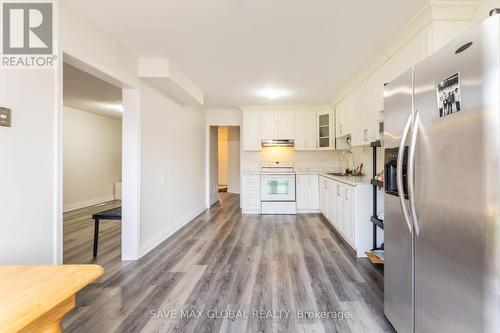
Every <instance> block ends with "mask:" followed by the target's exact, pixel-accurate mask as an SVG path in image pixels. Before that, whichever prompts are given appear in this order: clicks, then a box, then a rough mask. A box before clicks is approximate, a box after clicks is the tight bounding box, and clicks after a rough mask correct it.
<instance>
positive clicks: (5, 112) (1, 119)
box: [0, 107, 12, 127]
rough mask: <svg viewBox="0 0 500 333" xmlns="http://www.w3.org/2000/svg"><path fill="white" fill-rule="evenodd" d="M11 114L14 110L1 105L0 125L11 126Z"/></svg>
mask: <svg viewBox="0 0 500 333" xmlns="http://www.w3.org/2000/svg"><path fill="white" fill-rule="evenodd" d="M11 114H12V112H11V110H10V109H7V108H2V107H0V126H2V127H11V122H12V119H11V118H12V117H11Z"/></svg>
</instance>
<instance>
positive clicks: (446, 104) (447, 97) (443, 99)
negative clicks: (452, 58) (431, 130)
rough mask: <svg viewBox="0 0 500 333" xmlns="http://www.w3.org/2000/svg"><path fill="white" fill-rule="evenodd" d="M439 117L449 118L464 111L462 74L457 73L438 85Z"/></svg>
mask: <svg viewBox="0 0 500 333" xmlns="http://www.w3.org/2000/svg"><path fill="white" fill-rule="evenodd" d="M436 90H437V102H438V110H439V117H444V116H449V115H451V114H453V113H455V112H458V111H460V110H461V109H462V91H461V89H460V74H458V73H456V74H454V75H452V76H450V77H449V78H447V79H446V80H444V81H441V82H440V83H438V85H437V89H436Z"/></svg>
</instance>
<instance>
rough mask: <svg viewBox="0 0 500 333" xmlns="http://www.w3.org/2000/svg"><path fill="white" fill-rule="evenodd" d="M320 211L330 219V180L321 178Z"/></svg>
mask: <svg viewBox="0 0 500 333" xmlns="http://www.w3.org/2000/svg"><path fill="white" fill-rule="evenodd" d="M319 209H320V211H321V214H323V216H325V217H326V218H328V178H326V177H319Z"/></svg>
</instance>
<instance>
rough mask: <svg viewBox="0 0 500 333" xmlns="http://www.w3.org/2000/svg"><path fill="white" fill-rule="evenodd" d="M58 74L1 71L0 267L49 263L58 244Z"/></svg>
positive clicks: (12, 70) (52, 260)
mask: <svg viewBox="0 0 500 333" xmlns="http://www.w3.org/2000/svg"><path fill="white" fill-rule="evenodd" d="M56 100H57V99H56V71H55V70H53V69H43V70H30V69H0V106H2V107H8V108H11V109H12V127H10V128H6V127H0V174H1V175H2V176H1V182H0V183H1V185H0V228H1V230H2V232H0V264H48V263H52V262H54V260H55V256H56V254H55V242H56V226H57V225H56V219H57V217H56V186H57V185H56V184H57V182H56V156H57V153H56V145H55V144H56V131H55V129H56V124H57V118H56Z"/></svg>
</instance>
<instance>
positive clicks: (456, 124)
mask: <svg viewBox="0 0 500 333" xmlns="http://www.w3.org/2000/svg"><path fill="white" fill-rule="evenodd" d="M499 41H500V37H499V18H498V16H497V17H491V18H489V19H488V20H486V21H485V22H484V23H483V24H482V25H480V26H477V27H475V28H473V29H472V30H471V31H469V32H468V33H466V34H465V35H463V36H462V37H460V38H459V39H457V40H455V41H454V42H452V43H451V44H450V45H449V46H447V47H446V48H444V49H442V50H440V51H438V52H436V53H435V54H434V55H432V56H431V57H430V58H428V59H427V60H425V61H424V62H422V63H421V64H419V65H417V66H416V69H415V92H416V94H415V115H416V117H417V118H418V119H419V129H418V137H417V139H416V145H415V147H416V151H415V177H414V179H415V192H416V194H415V207H416V213H417V216H416V219H415V221H416V225H417V227H418V230H419V232H418V233H416V236H415V331H416V332H421V333H430V332H495V331H496V332H499V331H500V330H499V329H500V328H499V327H498V320H499V318H500V312H499V307H498V297H499V293H498V292H499V290H498V289H495V279H498V271H497V272H496V273H495V269H498V267H496V268H495V265H497V266H498V259H499V258H498V238H499V237H498V230H496V231H495V224H497V223H498V212H499V204H498V198H499V189H498V188H499V184H500V182H499V173H500V172H499V165H498V158H499V156H498V155H499V152H500V150H499V148H500V147H499V124H500V121H499V116H498V103H499V100H498V98H499V92H500V86H499V68H498V62H499V54H500V53H499V44H500V43H499ZM469 43H472V44H469ZM467 45H469V47H468V48H467ZM462 46H463V47H462ZM461 47H462V50H463V49H465V50H463V52H458V53H457V50H459V49H460V48H461ZM410 154H411V153H410ZM409 177H411V175H409ZM410 198H411V193H410ZM387 252H389V249H388V250H387ZM495 274H496V275H495ZM496 284H498V281H497V282H496ZM387 287H389V286H387ZM496 288H498V287H496Z"/></svg>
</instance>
